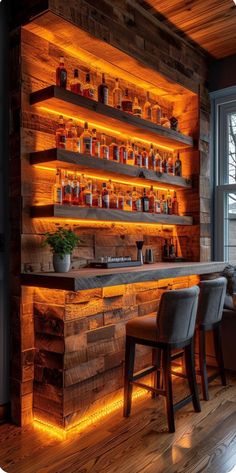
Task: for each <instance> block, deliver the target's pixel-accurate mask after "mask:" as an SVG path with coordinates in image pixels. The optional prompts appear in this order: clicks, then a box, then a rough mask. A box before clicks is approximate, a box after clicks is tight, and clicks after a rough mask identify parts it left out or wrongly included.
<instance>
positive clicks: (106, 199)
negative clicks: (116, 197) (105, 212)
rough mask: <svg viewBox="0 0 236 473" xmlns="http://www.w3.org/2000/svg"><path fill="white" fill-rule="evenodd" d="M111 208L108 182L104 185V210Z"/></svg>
mask: <svg viewBox="0 0 236 473" xmlns="http://www.w3.org/2000/svg"><path fill="white" fill-rule="evenodd" d="M109 207H110V199H109V192H108V189H107V184H106V182H103V183H102V208H103V209H109Z"/></svg>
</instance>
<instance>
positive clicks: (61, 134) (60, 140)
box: [56, 115, 66, 149]
mask: <svg viewBox="0 0 236 473" xmlns="http://www.w3.org/2000/svg"><path fill="white" fill-rule="evenodd" d="M56 147H57V148H61V149H66V127H65V122H64V118H63V116H62V115H60V116H59V120H58V125H57V128H56Z"/></svg>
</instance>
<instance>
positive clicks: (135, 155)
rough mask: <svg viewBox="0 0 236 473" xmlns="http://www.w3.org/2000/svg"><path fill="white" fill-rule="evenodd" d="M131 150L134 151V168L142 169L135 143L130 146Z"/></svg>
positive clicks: (140, 155) (140, 158)
mask: <svg viewBox="0 0 236 473" xmlns="http://www.w3.org/2000/svg"><path fill="white" fill-rule="evenodd" d="M132 148H133V151H134V164H135V166H138V167H140V168H141V167H142V153H141V152H140V149H139V147H138V145H137V144H136V143H133V144H132Z"/></svg>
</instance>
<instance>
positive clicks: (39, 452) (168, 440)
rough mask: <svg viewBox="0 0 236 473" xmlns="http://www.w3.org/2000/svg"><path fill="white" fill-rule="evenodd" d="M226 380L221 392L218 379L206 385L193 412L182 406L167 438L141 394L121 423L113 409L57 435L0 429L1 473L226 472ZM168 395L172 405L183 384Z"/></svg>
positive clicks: (234, 409) (230, 405)
mask: <svg viewBox="0 0 236 473" xmlns="http://www.w3.org/2000/svg"><path fill="white" fill-rule="evenodd" d="M228 381H229V385H228V386H227V388H223V387H222V386H220V383H219V382H218V380H216V381H215V382H214V383H213V384H212V385H211V386H210V401H208V402H205V401H201V406H202V412H201V413H198V414H196V413H193V410H192V407H191V406H190V405H189V406H186V407H184V408H183V410H181V411H178V412H176V414H175V418H176V427H177V428H176V433H175V434H169V433H168V432H167V426H166V419H165V410H164V405H163V403H162V401H161V400H160V399H159V398H158V399H157V400H153V399H150V395H149V394H147V395H145V397H144V398H143V399H142V398H141V399H139V400H136V401H135V402H134V405H133V411H132V415H131V417H130V418H129V419H125V420H124V419H123V418H122V407H120V408H118V410H117V411H116V412H114V413H110V414H109V416H107V417H104V418H102V419H100V420H96V425H91V426H86V427H84V428H83V427H81V429H80V430H79V431H77V430H76V431H75V432H73V431H72V432H71V433H68V434H67V435H66V436H64V437H63V435H62V434H61V435H60V432H54V433H53V431H51V432H50V430H47V429H46V428H44V427H43V426H41V427H40V425H39V424H33V425H30V426H27V427H24V428H22V429H18V428H17V427H15V426H13V425H10V424H5V425H2V426H1V427H0V440H1V448H0V463H1V466H2V468H3V469H4V470H5V471H8V472H9V473H18V472H21V471H22V472H24V473H32V471H35V472H39V471H47V472H48V473H56V472H58V473H62V472H65V473H75V472H76V473H82V472H85V471H86V472H87V473H90V472H91V473H92V472H93V473H98V472H99V473H100V472H102V473H110V472H111V471H114V472H115V471H117V472H119V473H126V472H130V471H132V472H133V473H139V472H140V471H144V472H147V473H153V472H155V473H163V472H165V473H175V472H176V471H181V472H183V473H190V472H199V471H204V472H208V473H228V472H229V471H231V470H232V469H233V467H234V466H235V462H236V456H235V426H236V418H235V415H236V379H235V375H232V374H231V375H228ZM174 392H175V397H176V399H179V398H181V396H182V395H183V394H184V393H185V392H186V393H187V386H186V384H185V381H183V380H181V381H180V380H174ZM51 396H52V397H53V396H54V397H56V391H55V390H54V391H51ZM200 398H201V396H200ZM13 440H14V448H13Z"/></svg>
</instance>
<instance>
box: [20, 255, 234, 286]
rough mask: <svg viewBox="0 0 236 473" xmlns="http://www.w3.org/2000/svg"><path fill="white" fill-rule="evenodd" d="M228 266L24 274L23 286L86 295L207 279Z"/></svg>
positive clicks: (174, 265) (183, 265) (176, 265)
mask: <svg viewBox="0 0 236 473" xmlns="http://www.w3.org/2000/svg"><path fill="white" fill-rule="evenodd" d="M225 266H226V263H225V262H222V261H220V262H219V261H217V262H215V261H214V262H208V263H154V264H144V265H142V266H136V267H126V268H115V269H97V268H82V269H79V270H73V271H69V272H68V273H55V272H53V271H52V272H48V273H46V272H45V273H44V272H41V273H22V274H21V284H22V285H23V286H34V287H44V288H50V289H64V290H66V291H83V290H86V289H94V288H101V287H109V286H118V285H120V284H135V283H141V282H148V281H156V280H160V279H169V278H178V277H181V276H190V275H204V274H212V273H218V272H221V271H223V269H224V268H225Z"/></svg>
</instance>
